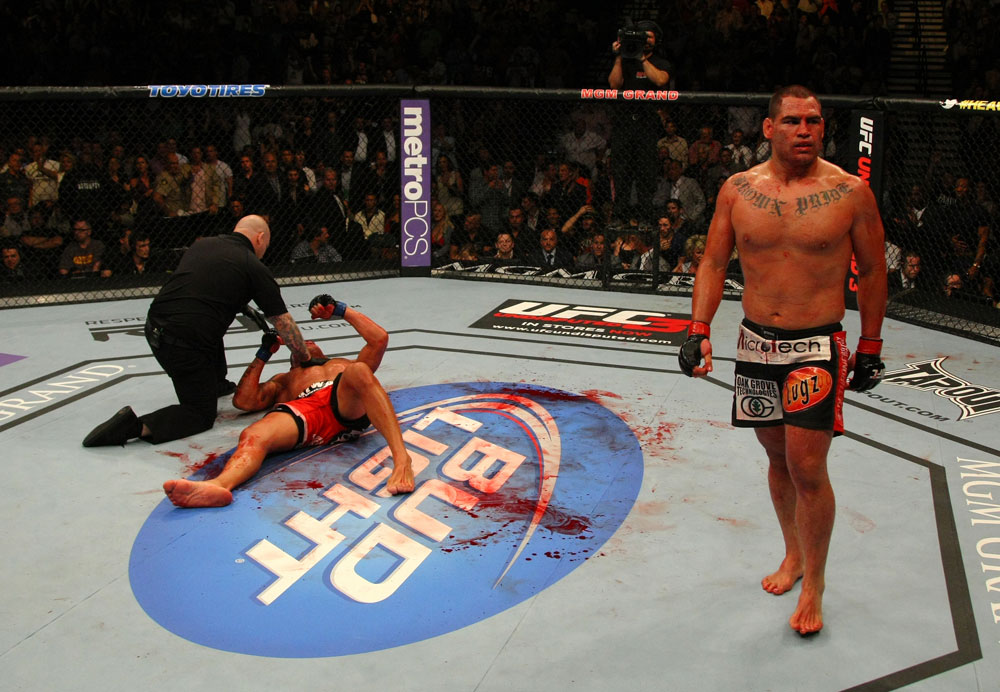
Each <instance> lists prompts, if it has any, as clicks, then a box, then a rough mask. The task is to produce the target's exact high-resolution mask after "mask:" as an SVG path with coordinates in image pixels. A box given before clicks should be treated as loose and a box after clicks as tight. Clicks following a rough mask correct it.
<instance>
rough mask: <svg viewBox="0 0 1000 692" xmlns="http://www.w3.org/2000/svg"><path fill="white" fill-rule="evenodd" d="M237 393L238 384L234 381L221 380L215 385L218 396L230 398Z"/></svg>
mask: <svg viewBox="0 0 1000 692" xmlns="http://www.w3.org/2000/svg"><path fill="white" fill-rule="evenodd" d="M235 391H236V383H235V382H233V381H232V380H221V381H220V382H219V383H218V384H216V385H215V395H216V396H229V395H230V394H232V393H233V392H235Z"/></svg>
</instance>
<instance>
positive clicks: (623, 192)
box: [608, 20, 670, 216]
mask: <svg viewBox="0 0 1000 692" xmlns="http://www.w3.org/2000/svg"><path fill="white" fill-rule="evenodd" d="M662 35H663V32H662V31H661V30H660V27H659V26H658V25H657V24H656V22H653V21H649V20H646V21H641V22H638V23H637V24H635V25H634V26H631V27H629V26H626V27H625V28H624V29H621V30H620V31H619V32H618V40H616V41H615V42H614V43H613V44H612V45H611V48H612V50H613V51H614V54H615V64H614V66H613V67H612V68H611V74H609V75H608V84H609V85H610V86H611V88H612V89H618V90H641V91H648V90H655V89H662V88H664V87H666V86H667V82H668V81H669V80H670V73H669V72H668V68H669V64H668V63H667V61H666V59H665V58H662V57H660V56H658V55H656V46H657V43H658V42H659V40H660V38H661V37H662ZM643 38H645V40H643ZM660 130H661V125H660V119H659V116H658V115H657V113H656V108H655V105H654V104H653V103H648V104H647V103H644V102H638V103H631V102H630V103H627V104H626V105H623V106H621V107H618V108H616V109H615V117H614V123H613V130H612V133H611V168H612V171H613V173H614V178H615V190H616V193H617V194H616V199H615V213H616V214H617V215H619V216H621V215H623V214H625V208H626V207H631V206H633V201H632V199H633V198H632V194H633V190H632V187H633V185H634V186H635V202H634V205H635V206H636V207H637V208H638V211H639V212H640V213H643V212H646V211H648V210H649V206H650V201H651V200H652V197H653V189H654V187H655V183H656V172H657V163H656V160H657V157H656V142H657V140H658V139H659V137H660V134H661V132H660Z"/></svg>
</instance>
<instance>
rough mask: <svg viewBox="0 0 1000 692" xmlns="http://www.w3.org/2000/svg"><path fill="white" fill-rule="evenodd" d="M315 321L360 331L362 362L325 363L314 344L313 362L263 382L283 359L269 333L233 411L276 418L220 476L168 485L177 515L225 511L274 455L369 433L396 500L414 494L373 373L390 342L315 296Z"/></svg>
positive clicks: (245, 437) (256, 426) (245, 436)
mask: <svg viewBox="0 0 1000 692" xmlns="http://www.w3.org/2000/svg"><path fill="white" fill-rule="evenodd" d="M309 311H310V313H311V314H312V316H313V318H314V319H315V318H317V317H325V318H329V317H331V316H333V317H342V318H344V319H345V320H346V321H347V322H348V324H350V325H351V326H352V327H354V329H355V330H357V332H358V334H360V335H361V336H362V337H363V338H364V340H365V345H364V347H362V349H361V351H360V352H359V353H358V356H357V358H355V359H354V360H349V359H346V358H332V359H327V358H325V357H324V356H323V353H322V351H320V349H319V347H318V346H317V345H316V344H315V343H313V342H306V343H307V345H308V346H309V351H310V355H312V356H313V358H312V360H310V361H307V362H305V363H301V364H300V363H298V362H296V361H295V356H294V354H293V356H292V368H291V369H290V370H289V371H288V372H283V373H279V374H277V375H275V376H274V377H272V378H271V379H269V380H267V381H266V382H264V383H263V384H262V383H261V382H260V376H261V373H262V372H263V370H264V364H265V363H266V362H267V361H268V359H269V358H270V357H271V356H272V355H273V354H274V353H275V352H277V350H278V348H279V347H280V346H281V339H280V338H279V337H278V335H277V333H275V332H273V331H270V330H269V331H265V332H264V336H263V337H262V338H261V347H260V349H259V350H258V351H257V355H256V357H255V358H254V359H253V362H251V363H250V365H248V366H247V369H246V372H244V373H243V377H242V378H240V383H239V385H238V386H237V388H236V392H235V393H234V394H233V405H234V406H235V407H236V408H238V409H240V410H243V411H263V410H265V409H268V408H270V409H271V410H270V411H269V412H268V413H267V414H266V415H265V416H264V417H263V418H261V419H260V420H258V421H257V422H256V423H253V424H252V425H250V426H249V427H247V428H246V429H245V430H243V432H242V433H241V434H240V441H239V444H238V445H237V447H236V451H234V452H233V454H232V456H231V457H229V460H228V461H226V466H225V468H223V470H222V472H221V473H220V474H219V475H218V476H216V477H215V478H212V479H211V480H206V481H189V480H185V479H179V480H170V481H167V482H166V483H164V484H163V490H164V492H166V494H167V497H169V498H170V501H171V502H173V503H174V504H175V505H177V506H178V507H222V506H225V505H228V504H229V503H231V502H232V501H233V494H232V489H233V488H235V487H236V486H238V485H240V484H241V483H245V482H246V481H247V480H249V479H250V478H252V477H253V475H254V474H255V473H257V471H258V470H259V469H260V466H261V464H262V463H263V461H264V459H265V458H266V457H267V456H268V455H269V454H274V453H276V452H284V451H287V450H289V449H294V448H296V447H310V446H318V445H324V444H329V443H330V442H336V441H340V440H342V439H346V438H348V437H351V436H352V434H353V436H355V437H356V436H357V435H359V434H360V431H361V430H364V429H365V428H367V427H368V425H374V426H375V429H376V430H378V431H379V432H380V433H382V436H383V437H384V438H385V440H386V442H387V443H388V444H389V451H390V453H391V454H392V473H391V475H390V476H389V480H388V482H387V483H386V489H387V490H388V491H389V492H390V493H392V494H393V495H399V494H401V493H409V492H412V491H413V487H414V479H413V469H412V467H411V465H410V455H409V454H408V453H407V451H406V448H405V447H404V446H403V435H402V432H401V431H400V428H399V421H398V420H397V419H396V412H395V410H394V409H393V407H392V402H390V401H389V396H388V394H386V392H385V389H383V388H382V384H381V383H380V382H379V381H378V380H377V379H376V378H375V374H374V373H375V371H376V370H377V369H378V366H379V365H380V364H381V362H382V356H383V355H384V354H385V349H386V346H387V344H388V342H389V335H388V334H387V333H386V331H385V330H384V329H382V327H380V326H379V325H377V324H376V323H375V322H373V321H372V320H371V319H369V318H368V317H367V316H365V315H364V314H362V313H360V312H358V311H357V310H354V309H353V308H350V307H348V306H347V305H346V304H344V303H342V302H340V301H335V300H333V299H332V298H331V297H330V296H328V295H321V296H316V298H314V299H313V301H312V303H310V305H309Z"/></svg>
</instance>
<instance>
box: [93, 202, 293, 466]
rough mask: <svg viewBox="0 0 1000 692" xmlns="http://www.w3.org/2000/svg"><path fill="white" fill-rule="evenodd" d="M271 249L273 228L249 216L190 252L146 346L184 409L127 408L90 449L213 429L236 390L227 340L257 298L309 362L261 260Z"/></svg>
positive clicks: (101, 429)
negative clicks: (224, 399)
mask: <svg viewBox="0 0 1000 692" xmlns="http://www.w3.org/2000/svg"><path fill="white" fill-rule="evenodd" d="M270 242H271V230H270V228H268V225H267V222H266V221H265V220H264V219H263V218H262V217H260V216H245V217H243V218H242V219H240V220H239V221H238V222H237V223H236V228H234V229H233V232H232V233H231V234H227V235H219V236H214V237H210V238H202V239H200V240H198V241H197V242H195V243H194V244H193V245H192V246H191V247H190V248H189V249H188V251H187V252H185V253H184V257H182V258H181V261H180V264H179V265H178V266H177V269H176V270H175V271H174V273H173V274H171V275H170V279H168V280H167V283H165V284H164V285H163V287H162V288H161V289H160V292H159V293H158V294H157V296H156V298H154V299H153V303H152V305H150V307H149V314H148V315H147V317H146V341H147V342H148V343H149V347H150V349H151V350H152V352H153V356H155V358H156V361H157V362H158V363H159V364H160V365H161V366H162V367H163V370H164V372H166V373H167V375H169V376H170V379H171V380H172V382H173V385H174V391H175V392H176V394H177V401H178V403H177V404H174V405H172V406H167V407H165V408H162V409H160V410H158V411H154V412H153V413H148V414H146V415H144V416H141V417H139V416H136V415H135V412H134V411H133V410H132V407H131V406H126V407H125V408H123V409H121V410H120V411H119V412H118V413H116V414H115V415H114V416H112V417H111V418H110V419H108V420H107V421H105V422H104V423H101V424H100V425H98V426H97V427H96V428H94V429H93V430H92V431H91V432H90V434H88V435H87V437H85V438H84V440H83V446H84V447H100V446H104V445H123V444H125V443H126V442H127V441H128V440H131V439H133V438H136V437H141V438H142V439H144V440H146V441H148V442H152V443H153V444H160V443H161V442H169V441H170V440H176V439H179V438H182V437H187V436H188V435H194V434H195V433H199V432H202V431H203V430H208V429H209V428H211V427H212V426H213V425H215V416H216V414H217V413H218V401H217V399H218V397H219V396H221V395H224V394H229V393H230V392H232V391H233V389H234V388H235V385H233V383H232V382H228V381H227V380H226V369H227V366H226V354H225V350H224V347H223V341H222V338H223V336H224V335H225V333H226V329H228V328H229V325H230V324H231V323H232V321H233V318H235V317H236V313H237V311H239V310H240V309H241V308H243V307H244V306H245V305H246V304H247V302H248V301H250V300H251V299H252V300H253V301H254V302H255V303H257V305H258V306H259V307H260V308H261V310H263V311H264V314H265V315H269V317H268V320H270V321H271V323H272V324H273V325H274V326H275V328H276V329H277V330H278V334H280V335H281V338H282V339H283V340H284V342H285V343H286V344H288V347H289V348H290V349H291V350H292V352H293V353H295V354H296V355H297V356H298V357H299V358H300V359H301V360H303V361H305V360H308V359H309V351H308V349H306V344H305V341H303V339H302V333H301V332H300V331H299V327H298V325H297V324H295V320H293V319H292V317H291V315H289V314H288V309H287V308H286V307H285V302H284V301H283V300H282V298H281V291H280V290H279V288H278V284H277V282H276V281H275V280H274V277H273V276H272V275H271V272H270V271H268V269H267V268H266V267H265V266H264V265H263V264H262V263H261V261H260V259H261V258H262V257H263V256H264V252H265V251H266V250H267V247H268V245H269V244H270ZM227 385H228V386H227Z"/></svg>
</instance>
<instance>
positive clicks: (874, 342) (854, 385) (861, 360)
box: [847, 336, 885, 392]
mask: <svg viewBox="0 0 1000 692" xmlns="http://www.w3.org/2000/svg"><path fill="white" fill-rule="evenodd" d="M883 372H885V363H883V362H882V340H881V339H872V338H870V337H867V336H863V337H861V338H860V339H859V340H858V348H857V350H856V351H855V352H854V377H852V378H851V381H850V382H848V383H847V386H848V387H849V388H850V389H853V390H854V391H856V392H867V391H868V390H869V389H873V388H874V387H875V385H877V384H878V383H879V382H881V381H882V373H883Z"/></svg>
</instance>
